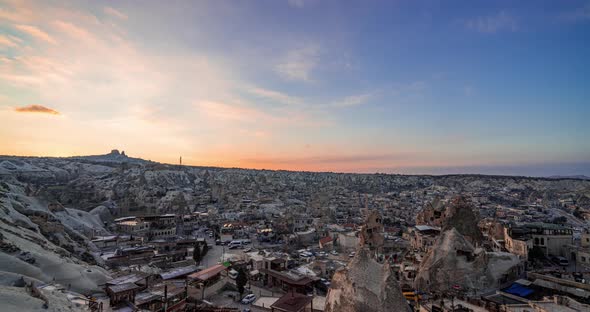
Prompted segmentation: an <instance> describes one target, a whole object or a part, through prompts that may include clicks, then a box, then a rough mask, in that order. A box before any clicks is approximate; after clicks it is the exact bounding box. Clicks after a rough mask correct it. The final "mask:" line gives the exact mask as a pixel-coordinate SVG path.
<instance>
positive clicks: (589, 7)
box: [560, 2, 590, 22]
mask: <svg viewBox="0 0 590 312" xmlns="http://www.w3.org/2000/svg"><path fill="white" fill-rule="evenodd" d="M560 18H561V19H562V20H566V21H571V22H579V21H586V20H590V2H588V3H586V4H585V5H584V6H582V7H579V8H577V9H575V10H572V11H569V12H565V13H563V14H561V15H560Z"/></svg>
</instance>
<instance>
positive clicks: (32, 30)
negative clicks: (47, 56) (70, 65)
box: [14, 25, 57, 44]
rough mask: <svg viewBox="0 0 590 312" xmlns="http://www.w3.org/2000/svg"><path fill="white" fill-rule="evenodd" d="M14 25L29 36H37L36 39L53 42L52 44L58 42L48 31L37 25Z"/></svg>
mask: <svg viewBox="0 0 590 312" xmlns="http://www.w3.org/2000/svg"><path fill="white" fill-rule="evenodd" d="M14 27H15V28H16V29H18V30H20V31H22V32H24V33H26V34H28V35H29V36H31V37H34V38H36V39H39V40H43V41H45V42H48V43H51V44H56V43H57V42H56V41H55V39H53V37H51V36H50V35H49V34H48V33H46V32H45V31H43V30H41V29H39V28H37V27H35V26H31V25H15V26H14Z"/></svg>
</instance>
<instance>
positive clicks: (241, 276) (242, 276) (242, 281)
mask: <svg viewBox="0 0 590 312" xmlns="http://www.w3.org/2000/svg"><path fill="white" fill-rule="evenodd" d="M246 283H248V276H247V275H246V272H244V269H242V268H239V269H238V276H237V277H236V286H237V287H238V292H239V293H240V298H242V295H243V294H244V286H246Z"/></svg>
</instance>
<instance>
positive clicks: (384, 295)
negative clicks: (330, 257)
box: [324, 248, 410, 312]
mask: <svg viewBox="0 0 590 312" xmlns="http://www.w3.org/2000/svg"><path fill="white" fill-rule="evenodd" d="M324 311H326V312H353V311H363V312H365V311H366V312H385V311H410V308H409V307H408V304H407V302H406V299H405V298H404V296H403V295H402V292H401V290H400V288H399V282H398V281H397V279H396V278H395V276H394V274H393V273H392V272H391V269H390V268H389V265H388V264H387V263H385V264H380V263H378V262H377V261H375V260H374V259H372V258H371V256H370V251H369V250H367V249H365V248H361V249H360V250H359V251H358V253H357V255H356V256H355V257H354V258H353V259H352V261H351V262H350V263H349V264H348V266H347V267H346V268H343V269H340V270H338V271H337V272H336V273H335V274H334V277H333V278H332V285H331V287H330V290H329V292H328V295H327V298H326V307H325V309H324Z"/></svg>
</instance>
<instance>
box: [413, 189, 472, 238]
mask: <svg viewBox="0 0 590 312" xmlns="http://www.w3.org/2000/svg"><path fill="white" fill-rule="evenodd" d="M416 223H417V224H427V225H431V226H437V227H441V228H442V230H443V231H446V230H450V229H453V228H454V229H456V230H457V231H458V232H459V233H461V234H462V235H463V236H465V237H466V238H467V239H468V240H469V241H470V242H471V243H473V244H476V245H479V244H480V243H481V242H482V241H483V234H482V233H481V230H480V229H479V226H478V223H479V214H478V213H477V211H476V209H474V207H473V205H472V204H471V202H470V201H469V199H468V198H466V197H464V196H457V197H455V198H453V199H452V200H451V201H450V202H449V203H446V204H445V203H443V202H442V201H440V199H435V200H434V201H433V202H432V203H430V204H428V205H427V206H426V207H425V208H424V209H423V210H422V211H421V212H420V213H418V215H417V216H416Z"/></svg>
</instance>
